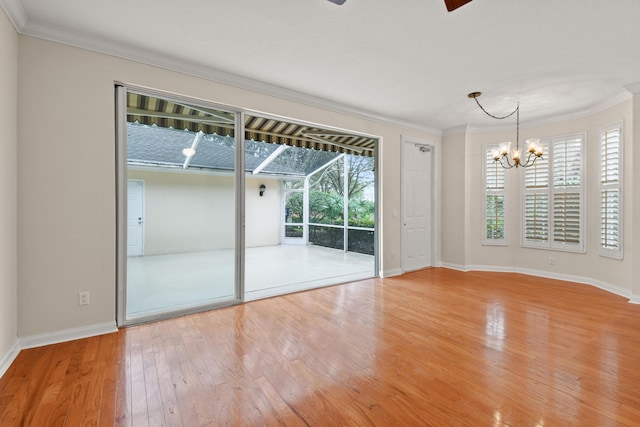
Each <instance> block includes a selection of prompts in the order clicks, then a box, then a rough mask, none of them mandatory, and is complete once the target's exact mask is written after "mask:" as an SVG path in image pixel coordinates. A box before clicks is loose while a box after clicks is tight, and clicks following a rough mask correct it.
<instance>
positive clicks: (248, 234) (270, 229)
mask: <svg viewBox="0 0 640 427" xmlns="http://www.w3.org/2000/svg"><path fill="white" fill-rule="evenodd" d="M260 184H264V185H265V186H266V187H267V189H266V190H265V192H264V195H263V196H262V197H260ZM245 188H246V190H245V245H246V247H248V248H252V247H257V246H274V245H279V244H280V234H281V222H282V218H281V217H280V213H281V210H282V208H281V206H282V186H281V184H280V180H277V179H269V178H249V177H247V178H246V180H245Z"/></svg>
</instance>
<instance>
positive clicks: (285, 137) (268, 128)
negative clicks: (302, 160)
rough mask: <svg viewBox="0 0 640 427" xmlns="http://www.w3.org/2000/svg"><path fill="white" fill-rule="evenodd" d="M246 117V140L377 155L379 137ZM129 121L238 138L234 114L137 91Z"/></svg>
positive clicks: (130, 102) (129, 103)
mask: <svg viewBox="0 0 640 427" xmlns="http://www.w3.org/2000/svg"><path fill="white" fill-rule="evenodd" d="M245 117H246V118H245V139H246V140H255V141H264V142H267V143H271V144H284V145H289V146H293V147H300V148H309V149H314V150H322V151H332V152H340V153H349V154H358V155H365V156H373V154H374V147H375V143H376V138H371V137H366V136H361V135H354V134H350V133H347V132H340V131H334V130H328V129H322V128H319V127H315V126H309V125H303V124H298V123H292V122H287V121H284V120H277V119H273V118H267V117H260V116H257V115H249V114H247V115H246V116H245ZM127 122H129V123H134V122H137V123H140V124H145V125H155V126H157V127H161V128H172V129H180V130H184V129H187V130H189V131H192V132H198V131H202V132H204V133H205V134H208V135H219V136H229V137H233V136H234V135H235V129H234V115H233V113H229V112H225V111H219V110H215V109H211V108H205V107H199V106H194V105H191V104H186V103H182V102H179V101H172V100H167V99H161V98H156V97H153V96H149V95H143V94H138V93H134V92H128V93H127Z"/></svg>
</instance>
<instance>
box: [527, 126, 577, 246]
mask: <svg viewBox="0 0 640 427" xmlns="http://www.w3.org/2000/svg"><path fill="white" fill-rule="evenodd" d="M574 139H579V140H580V154H579V156H580V168H579V173H580V185H579V187H574V188H571V191H570V192H571V193H578V197H579V204H580V211H579V213H578V223H579V224H580V228H579V232H578V233H579V235H578V243H570V242H560V241H555V240H554V225H555V224H554V198H555V196H556V195H559V194H562V193H564V192H565V188H564V187H555V186H554V173H555V169H556V167H555V161H556V160H558V159H554V146H555V145H557V144H561V143H564V142H567V141H571V140H574ZM540 144H541V145H542V146H543V147H544V157H546V158H547V161H548V175H547V176H546V178H547V185H546V186H545V187H539V188H535V189H533V188H527V187H526V182H527V180H526V176H525V175H524V174H523V179H522V213H521V214H522V218H521V220H522V227H521V245H522V247H526V248H537V249H549V250H556V251H567V252H579V253H584V252H586V248H587V245H586V228H587V227H586V222H585V218H586V210H587V201H586V190H585V189H586V186H587V177H586V175H585V171H586V164H587V157H586V152H587V150H586V144H587V134H586V133H585V132H581V133H575V134H571V135H564V136H560V137H553V138H546V139H541V140H540ZM533 167H535V166H533ZM525 174H526V170H525ZM533 194H537V195H541V196H546V198H547V215H546V227H547V239H546V240H536V241H533V240H528V239H527V238H526V227H527V223H526V202H527V195H533ZM543 222H544V220H543Z"/></svg>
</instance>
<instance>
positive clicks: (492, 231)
mask: <svg viewBox="0 0 640 427" xmlns="http://www.w3.org/2000/svg"><path fill="white" fill-rule="evenodd" d="M497 148H498V147H497V145H485V146H483V153H484V156H483V168H482V169H483V184H482V190H483V191H482V193H483V223H484V231H483V234H482V243H483V244H485V245H504V244H506V243H507V233H506V221H505V218H506V205H505V201H506V181H505V169H504V168H503V167H502V166H501V165H500V163H499V162H496V161H494V159H493V151H494V150H496V149H497Z"/></svg>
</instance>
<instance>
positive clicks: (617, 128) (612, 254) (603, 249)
mask: <svg viewBox="0 0 640 427" xmlns="http://www.w3.org/2000/svg"><path fill="white" fill-rule="evenodd" d="M610 132H617V133H618V135H619V137H618V149H617V153H616V154H617V161H616V162H615V166H614V167H617V174H618V179H617V181H613V182H607V181H605V180H604V179H603V173H604V172H605V168H604V167H603V164H604V162H605V158H604V156H605V155H606V154H605V151H608V150H606V147H605V144H607V134H608V133H610ZM623 132H624V128H623V123H622V121H619V122H616V123H613V124H610V125H608V126H605V127H603V128H601V129H600V133H599V134H600V163H599V170H600V173H599V180H598V182H599V184H600V191H599V193H598V194H599V201H600V204H599V208H600V209H599V219H600V221H599V236H600V237H599V239H598V240H599V244H598V254H599V255H601V256H604V257H608V258H614V259H619V260H621V259H622V258H623V256H624V251H623V249H624V242H623V236H624V230H623V228H624V215H623V214H624V191H623V181H624V161H623V159H624V153H623V150H624V133H623ZM605 191H614V192H617V193H618V219H617V224H616V225H617V227H618V230H617V231H618V233H617V234H618V235H617V246H616V247H610V246H606V245H604V242H603V231H604V228H605V227H606V224H605V222H604V219H603V209H604V208H605V206H606V204H607V198H606V197H603V193H604V192H605Z"/></svg>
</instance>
